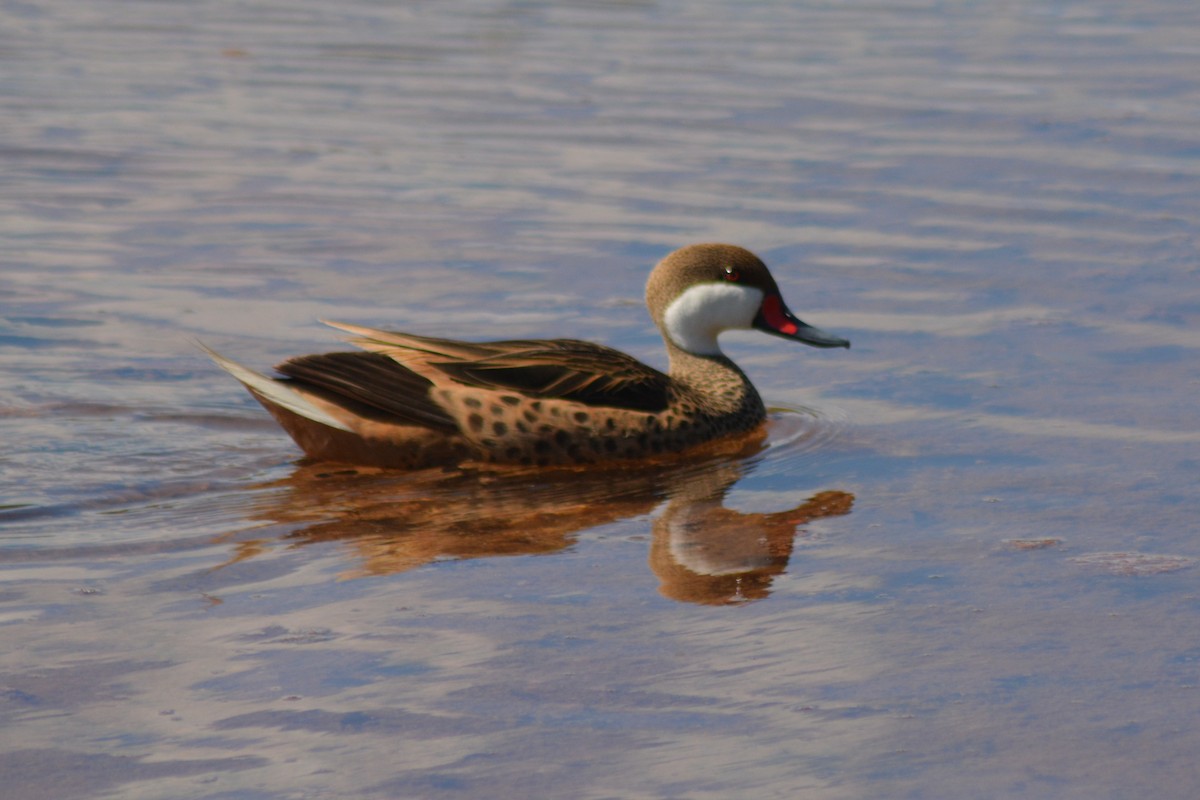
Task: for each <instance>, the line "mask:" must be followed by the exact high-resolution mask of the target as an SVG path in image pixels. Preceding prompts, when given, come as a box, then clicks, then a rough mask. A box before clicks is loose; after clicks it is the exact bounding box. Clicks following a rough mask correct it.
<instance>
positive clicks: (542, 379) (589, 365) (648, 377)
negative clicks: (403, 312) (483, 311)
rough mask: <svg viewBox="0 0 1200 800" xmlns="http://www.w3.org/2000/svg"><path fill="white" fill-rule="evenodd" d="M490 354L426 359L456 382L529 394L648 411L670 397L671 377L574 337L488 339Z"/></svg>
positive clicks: (657, 408)
mask: <svg viewBox="0 0 1200 800" xmlns="http://www.w3.org/2000/svg"><path fill="white" fill-rule="evenodd" d="M485 346H486V347H488V348H489V349H491V350H492V351H493V354H492V355H490V356H487V357H484V358H480V359H476V360H471V361H444V362H443V361H431V362H429V366H431V367H434V368H436V369H438V370H440V371H442V372H443V373H445V374H446V375H448V376H449V377H451V378H453V379H454V380H456V381H458V382H459V383H464V384H467V385H469V386H479V387H482V388H488V389H507V390H515V391H517V392H520V393H522V394H526V395H529V396H531V397H539V398H559V399H563V400H574V401H575V402H579V403H584V404H586V405H590V406H605V407H611V408H624V409H630V410H633V411H645V412H649V413H654V412H659V411H663V410H665V409H666V408H667V405H668V403H669V400H670V396H669V392H668V387H669V384H670V379H669V378H668V377H667V376H666V375H664V374H663V373H661V372H659V371H658V370H656V369H654V368H653V367H649V366H646V365H645V364H643V363H641V362H640V361H638V360H637V359H634V358H633V357H631V356H627V355H625V354H624V353H622V352H620V351H618V350H613V349H612V348H609V347H604V346H602V345H597V344H592V343H590V342H581V341H577V340H574V339H551V340H544V341H508V342H488V343H487V345H485Z"/></svg>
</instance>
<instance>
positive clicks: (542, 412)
mask: <svg viewBox="0 0 1200 800" xmlns="http://www.w3.org/2000/svg"><path fill="white" fill-rule="evenodd" d="M646 305H647V306H648V307H649V309H650V316H651V317H652V318H653V319H654V322H655V324H656V325H657V326H658V328H659V330H660V331H661V332H662V335H663V339H664V340H665V342H666V346H667V353H668V354H669V356H670V370H669V372H667V373H662V372H659V371H658V370H656V369H654V368H652V367H649V366H647V365H645V364H643V363H641V362H640V361H638V360H636V359H634V358H633V357H631V356H628V355H625V354H624V353H621V352H619V351H617V350H613V349H612V348H609V347H605V346H603V345H599V344H592V343H590V342H583V341H579V340H576V339H541V340H514V341H500V342H482V343H474V342H460V341H455V340H452V339H437V338H433V337H428V336H415V335H413V334H409V333H398V332H394V331H384V330H376V329H374V328H364V327H360V326H357V325H345V324H342V323H332V322H331V323H328V324H330V325H332V326H333V327H335V328H339V329H341V330H344V331H347V332H348V333H351V334H353V335H354V337H355V338H353V339H351V342H352V343H353V344H355V345H357V346H358V347H361V348H362V349H363V350H364V351H366V352H340V353H322V354H317V355H308V356H300V357H298V358H293V359H291V360H289V361H285V362H284V363H283V364H281V365H279V366H278V367H277V370H278V371H279V372H280V373H282V375H283V377H280V378H269V377H267V376H265V375H261V374H259V373H257V372H254V371H253V370H250V369H248V368H246V367H243V366H241V365H240V364H237V363H235V362H233V361H230V360H229V359H227V358H224V357H222V356H220V355H218V354H216V353H214V352H212V351H209V353H210V355H211V356H212V357H213V358H214V359H215V360H216V362H217V364H219V365H220V366H221V367H222V368H224V369H225V370H226V371H227V372H229V373H230V374H231V375H233V376H234V377H235V378H237V379H238V380H239V381H241V382H242V384H244V385H245V387H246V388H247V389H249V390H250V393H251V394H252V395H254V397H255V398H257V399H258V401H259V402H260V403H262V404H263V406H264V407H266V409H267V410H268V411H269V412H271V414H272V415H273V416H274V417H275V419H276V420H277V421H278V422H279V424H280V425H282V426H283V427H284V429H285V430H286V431H287V432H288V433H289V434H290V435H291V436H292V438H293V439H295V440H296V443H297V444H299V445H300V447H301V448H302V449H303V450H304V452H305V453H306V454H307V455H308V456H309V457H310V458H313V459H316V460H321V461H340V462H346V463H351V464H363V465H374V466H381V467H398V468H409V469H411V468H420V467H429V466H438V465H453V464H459V463H464V462H472V461H476V462H493V463H511V464H524V465H539V466H542V465H552V464H588V463H596V462H603V461H615V460H621V459H640V458H652V457H654V456H657V455H660V454H666V453H676V452H680V451H683V450H686V449H688V448H691V447H695V446H698V445H701V444H705V443H708V442H712V441H714V440H718V439H723V438H724V437H729V436H734V435H737V434H744V433H747V432H749V431H751V430H754V429H755V428H757V427H758V426H759V425H761V424H762V423H763V421H764V420H765V418H766V410H765V408H764V407H763V402H762V399H761V398H760V397H759V395H758V392H757V391H755V389H754V386H753V385H752V384H751V383H750V381H749V379H748V378H747V377H746V375H745V374H744V373H743V372H742V371H741V370H740V369H739V368H738V367H737V365H736V364H734V363H733V362H732V361H730V360H729V359H728V358H727V357H726V356H725V355H724V354H723V353H722V352H721V349H720V347H719V346H718V345H717V336H718V335H719V334H720V333H721V332H722V331H726V330H735V329H747V328H754V329H757V330H761V331H765V332H766V333H770V334H773V335H775V336H782V337H784V338H786V339H792V340H794V341H798V342H803V343H805V344H808V345H812V346H814V347H849V346H850V342H848V341H847V340H845V339H842V338H839V337H837V336H832V335H830V334H827V333H825V332H823V331H821V330H818V329H817V328H814V327H812V326H811V325H806V324H805V323H803V322H801V321H800V320H798V319H796V317H794V316H793V315H792V313H791V312H790V311H789V310H788V307H787V306H786V305H785V304H784V302H783V297H782V296H781V295H780V292H779V287H778V286H777V285H776V283H775V279H774V278H773V277H771V273H770V272H769V271H768V269H767V267H766V265H765V264H763V262H762V261H761V260H759V258H758V257H757V256H755V255H754V254H753V253H751V252H749V251H748V250H744V249H742V248H740V247H735V246H733V245H728V244H697V245H691V246H689V247H684V248H682V249H680V250H676V251H675V252H673V253H671V254H670V255H669V256H667V257H666V258H664V259H663V260H662V261H660V262H659V263H658V265H657V266H656V267H655V268H654V271H653V272H651V273H650V279H649V281H648V282H647V285H646Z"/></svg>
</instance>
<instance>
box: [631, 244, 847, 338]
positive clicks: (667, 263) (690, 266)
mask: <svg viewBox="0 0 1200 800" xmlns="http://www.w3.org/2000/svg"><path fill="white" fill-rule="evenodd" d="M646 305H647V307H649V309H650V316H651V317H653V319H654V322H655V324H656V325H658V328H659V330H660V331H662V334H663V337H664V338H665V339H666V340H667V341H668V342H670V343H671V344H673V345H675V346H676V347H678V348H679V349H681V350H684V351H685V352H688V353H692V354H693V355H699V356H713V355H720V354H721V348H720V347H719V346H718V345H717V336H718V335H720V334H721V333H722V332H723V331H727V330H746V329H750V328H753V329H755V330H760V331H763V332H765V333H769V334H772V335H773V336H781V337H783V338H785V339H793V340H795V341H798V342H803V343H804V344H807V345H811V346H813V347H849V346H850V342H849V341H847V340H846V339H843V338H841V337H840V336H833V335H831V334H828V333H825V332H824V331H822V330H820V329H819V328H814V327H813V326H811V325H808V324H806V323H804V322H801V321H800V320H799V319H797V318H796V317H795V316H794V315H793V314H792V312H791V311H790V310H789V309H788V307H787V304H786V303H784V302H783V295H782V294H781V293H780V291H779V286H778V284H776V283H775V279H774V278H773V277H772V276H771V272H770V270H768V269H767V265H766V264H764V263H763V262H762V260H761V259H759V258H758V256H756V255H754V254H753V253H751V252H750V251H749V250H745V249H743V248H741V247H736V246H734V245H730V244H694V245H689V246H688V247H683V248H681V249H679V250H676V251H675V252H673V253H671V254H670V255H668V256H667V257H666V258H664V259H663V260H662V261H660V262H659V263H658V265H657V266H655V268H654V270H653V271H652V272H651V273H650V279H649V281H648V282H647V283H646Z"/></svg>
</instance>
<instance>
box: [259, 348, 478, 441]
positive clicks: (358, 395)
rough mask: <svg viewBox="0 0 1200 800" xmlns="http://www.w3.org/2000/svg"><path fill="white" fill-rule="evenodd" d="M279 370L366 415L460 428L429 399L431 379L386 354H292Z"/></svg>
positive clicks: (448, 429)
mask: <svg viewBox="0 0 1200 800" xmlns="http://www.w3.org/2000/svg"><path fill="white" fill-rule="evenodd" d="M275 369H276V370H278V371H279V372H280V373H282V374H283V375H286V376H287V378H288V379H289V382H291V383H293V384H298V385H299V386H301V387H303V388H305V389H308V390H310V391H312V390H315V391H317V392H318V393H320V394H321V395H322V396H323V397H325V398H326V399H328V400H331V401H333V402H335V403H337V404H338V405H340V406H343V407H346V408H348V409H351V410H353V411H355V412H356V413H359V414H361V415H363V416H366V417H370V418H374V419H386V421H388V422H399V423H401V424H408V425H419V426H421V427H423V428H430V429H432V430H438V431H443V432H445V433H456V432H457V431H458V424H457V423H456V422H455V421H454V419H453V417H451V416H450V415H449V414H447V413H446V410H445V409H443V408H442V407H441V406H439V405H438V404H437V403H435V402H433V400H431V399H430V397H429V389H430V388H431V387H432V385H433V384H431V383H430V382H429V380H428V379H427V378H425V377H422V376H421V375H418V374H417V373H415V372H413V371H412V370H410V369H408V368H407V367H405V366H404V365H402V364H399V363H397V362H396V360H395V359H392V358H388V357H387V356H385V355H381V354H379V353H318V354H315V355H309V356H299V357H297V358H293V359H289V360H288V361H285V362H283V363H282V364H280V365H278V366H277V367H275ZM347 401H349V403H348V402H347ZM351 404H353V406H351Z"/></svg>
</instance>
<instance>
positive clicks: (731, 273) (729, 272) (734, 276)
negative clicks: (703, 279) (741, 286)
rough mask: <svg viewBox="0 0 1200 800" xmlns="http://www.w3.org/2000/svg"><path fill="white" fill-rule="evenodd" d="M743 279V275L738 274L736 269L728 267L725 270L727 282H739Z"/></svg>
mask: <svg viewBox="0 0 1200 800" xmlns="http://www.w3.org/2000/svg"><path fill="white" fill-rule="evenodd" d="M741 277H742V273H740V272H738V271H737V270H736V269H734V268H733V267H726V268H725V280H727V281H737V280H740V279H741Z"/></svg>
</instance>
